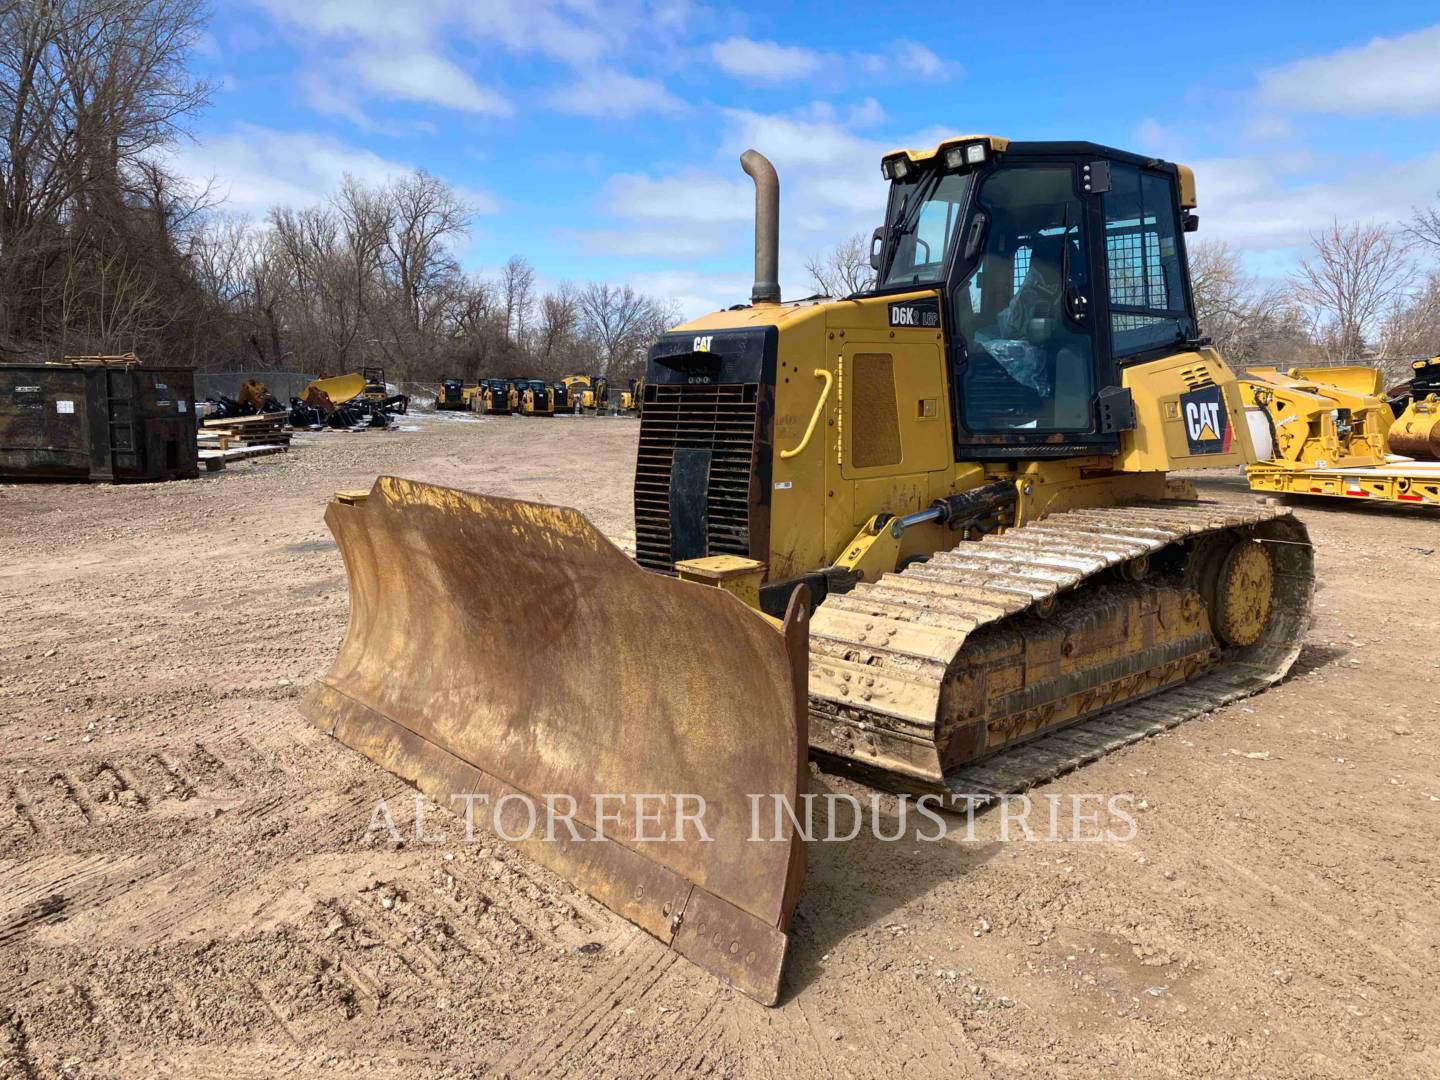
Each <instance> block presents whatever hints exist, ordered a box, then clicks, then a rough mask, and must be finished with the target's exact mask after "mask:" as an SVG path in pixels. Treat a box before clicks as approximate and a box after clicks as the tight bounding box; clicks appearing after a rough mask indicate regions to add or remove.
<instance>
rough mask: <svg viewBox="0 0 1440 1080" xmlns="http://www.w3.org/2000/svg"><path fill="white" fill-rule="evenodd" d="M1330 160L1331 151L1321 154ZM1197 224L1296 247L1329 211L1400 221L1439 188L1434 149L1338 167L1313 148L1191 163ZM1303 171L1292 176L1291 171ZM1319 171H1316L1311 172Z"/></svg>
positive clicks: (1229, 237) (1247, 241)
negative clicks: (1289, 154)
mask: <svg viewBox="0 0 1440 1080" xmlns="http://www.w3.org/2000/svg"><path fill="white" fill-rule="evenodd" d="M1327 160H1333V159H1327ZM1192 164H1193V165H1194V168H1195V180H1196V186H1197V192H1198V195H1199V199H1200V215H1201V232H1202V235H1204V236H1213V237H1215V238H1217V239H1222V240H1226V241H1228V242H1230V243H1232V244H1234V245H1235V246H1236V247H1237V248H1239V249H1241V250H1245V251H1267V250H1268V251H1276V250H1285V249H1291V248H1297V247H1303V246H1304V245H1306V244H1307V243H1308V242H1309V238H1310V235H1311V234H1312V233H1314V232H1317V231H1318V230H1320V229H1322V228H1324V227H1325V226H1326V225H1328V224H1330V222H1331V221H1332V220H1334V219H1337V218H1338V219H1339V220H1340V221H1342V222H1345V221H1381V222H1384V221H1399V220H1403V219H1404V218H1406V217H1407V216H1408V215H1409V214H1410V211H1411V208H1412V207H1415V206H1417V205H1420V204H1423V203H1428V202H1430V201H1431V200H1433V199H1434V198H1435V193H1436V191H1437V190H1440V152H1437V153H1431V154H1427V155H1425V156H1423V157H1419V158H1415V159H1412V160H1410V161H1404V162H1388V161H1384V160H1360V161H1354V162H1351V163H1349V166H1348V167H1347V168H1345V169H1344V170H1343V171H1339V169H1338V167H1337V166H1336V165H1335V164H1333V163H1332V164H1331V166H1330V167H1329V168H1328V169H1322V168H1320V167H1319V161H1318V159H1317V158H1316V157H1315V156H1314V155H1309V154H1303V153H1302V154H1301V155H1299V156H1298V157H1296V158H1294V159H1293V160H1287V159H1276V158H1273V157H1269V156H1266V157H1254V158H1225V159H1214V160H1208V161H1207V160H1202V161H1196V162H1193V163H1192ZM1300 176H1305V177H1308V178H1309V179H1306V180H1303V181H1298V182H1297V177H1300ZM1317 177H1318V178H1317Z"/></svg>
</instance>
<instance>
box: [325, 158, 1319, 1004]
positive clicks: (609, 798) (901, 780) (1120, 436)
mask: <svg viewBox="0 0 1440 1080" xmlns="http://www.w3.org/2000/svg"><path fill="white" fill-rule="evenodd" d="M741 164H742V167H743V168H744V169H745V171H746V172H747V173H748V174H749V175H750V176H751V178H752V179H753V180H754V182H755V189H756V232H755V251H756V273H755V282H754V287H753V289H752V292H751V300H750V303H749V304H748V305H742V306H739V307H735V308H730V309H727V310H724V311H719V312H716V313H714V314H711V315H707V316H705V317H703V318H700V319H696V320H694V321H692V322H688V323H685V324H684V325H681V326H678V327H676V328H675V329H674V330H672V331H670V332H668V333H666V334H664V335H662V336H661V337H660V338H659V340H658V341H657V342H656V343H655V345H654V346H653V348H652V349H651V351H650V355H649V362H648V365H647V370H646V373H645V386H646V390H645V396H646V401H645V409H644V416H643V418H642V420H641V424H640V435H639V445H638V450H637V458H636V465H635V494H634V511H635V534H636V553H635V556H634V559H633V560H632V559H631V558H630V557H627V556H626V555H625V554H623V553H622V552H621V551H620V550H619V549H618V548H616V547H615V546H614V545H612V544H611V543H610V542H609V541H608V540H607V539H606V538H605V537H603V536H602V535H600V533H599V532H598V531H597V530H596V529H595V528H594V527H593V526H592V525H591V524H590V523H589V522H588V521H587V520H586V519H585V518H584V517H583V516H582V515H580V514H579V513H577V512H576V511H574V510H569V509H564V508H561V507H555V506H546V505H538V504H533V503H524V502H516V501H512V500H508V499H501V498H495V497H491V496H486V495H481V494H475V493H471V492H463V491H456V490H452V489H447V488H442V487H436V486H433V485H428V484H424V483H419V482H416V481H412V480H401V479H397V478H393V477H380V478H379V479H377V480H376V482H375V485H374V487H373V488H372V489H371V490H370V491H369V492H368V493H359V494H354V493H352V494H347V495H342V496H339V497H337V499H336V501H334V502H332V504H331V505H330V508H329V510H328V512H327V515H326V519H327V521H328V523H329V525H330V527H331V529H332V530H333V531H334V533H335V535H336V537H337V540H338V542H339V546H340V548H341V550H342V551H343V553H344V557H345V564H346V567H347V570H348V573H349V580H350V590H351V617H350V624H349V630H348V633H347V635H346V638H345V642H344V644H343V645H342V648H341V652H340V655H339V657H338V659H337V660H336V662H335V664H334V666H333V667H332V669H331V670H330V672H329V673H328V674H327V675H326V676H325V677H324V678H323V679H322V680H320V682H319V683H318V684H317V686H316V687H315V688H314V689H313V691H312V692H311V694H310V696H309V698H308V699H307V704H306V709H307V711H308V715H310V716H311V717H312V718H313V719H314V721H315V722H316V723H318V724H320V725H321V726H322V727H324V728H325V729H326V730H328V731H330V732H332V733H333V734H334V735H335V736H336V737H337V738H339V739H340V740H342V741H343V742H345V743H346V744H347V745H349V746H352V747H354V748H356V749H358V750H360V751H361V752H362V753H365V754H366V755H368V756H370V757H371V758H372V759H374V760H376V761H378V762H380V763H381V764H382V765H384V766H386V767H387V768H389V769H391V770H393V771H395V772H396V773H398V774H399V775H401V776H402V777H404V778H406V779H407V780H409V781H410V782H412V783H414V784H416V785H417V786H418V787H420V788H421V789H422V790H424V791H425V792H427V793H429V794H430V795H431V796H432V797H434V798H436V799H437V800H439V801H440V802H441V803H442V804H446V803H448V802H449V800H451V799H452V798H458V797H461V796H463V795H464V794H466V793H469V794H477V793H478V794H482V795H484V796H486V797H487V798H488V799H490V800H491V803H492V805H495V806H496V815H495V821H496V823H497V825H498V827H500V828H501V829H502V830H503V831H504V833H505V834H506V835H510V834H512V833H513V834H516V836H515V838H516V842H517V843H519V844H521V846H522V847H524V849H525V850H527V851H529V852H530V853H531V854H533V856H534V857H535V858H536V859H537V860H539V861H541V862H542V863H544V864H546V865H548V866H550V867H552V868H554V869H556V870H557V871H559V872H560V873H562V874H563V875H565V876H566V877H568V878H569V879H570V880H571V881H573V882H575V883H576V884H577V885H578V886H579V887H581V888H583V889H584V890H586V891H587V892H589V893H590V894H591V895H593V896H595V897H596V898H598V899H599V900H601V901H602V902H604V903H605V904H607V905H608V906H610V907H611V908H612V909H613V910H615V911H617V912H619V913H620V914H621V915H623V916H624V917H626V918H627V919H630V920H631V921H632V922H634V923H636V924H637V925H639V926H640V927H642V928H644V929H645V930H646V931H648V932H649V933H651V934H653V935H654V936H655V937H657V938H659V939H660V940H661V941H663V942H665V943H667V944H668V945H670V946H671V947H672V948H674V949H675V950H677V951H678V952H680V953H681V954H683V955H685V956H686V957H688V958H690V959H691V960H692V961H694V962H695V963H697V964H699V965H701V966H702V967H704V968H706V969H708V970H710V971H712V972H714V973H716V974H717V975H719V976H720V977H722V978H724V979H726V980H728V981H729V982H731V983H732V984H733V985H735V986H736V987H738V988H740V989H741V990H743V991H744V992H746V993H748V994H750V995H752V996H753V997H755V998H757V999H759V1000H761V1001H764V1002H767V1003H773V1002H775V1001H776V1000H777V998H778V996H779V993H780V987H781V979H782V969H783V964H784V958H785V953H786V947H787V941H788V938H787V929H788V925H789V920H790V917H791V914H792V912H793V910H794V907H795V904H796V902H797V900H798V898H799V895H800V886H801V882H802V879H803V874H804V868H805V837H806V833H805V831H804V829H803V828H802V827H801V823H800V822H801V818H803V813H801V812H800V811H799V809H798V808H799V805H800V802H801V800H802V796H803V795H804V793H805V792H806V789H807V786H808V783H807V781H808V773H807V757H810V756H814V757H816V758H817V759H819V760H820V762H821V764H822V765H824V766H825V767H827V768H840V769H845V770H848V771H851V772H853V773H854V774H855V775H857V776H859V777H861V778H863V779H866V780H868V781H869V782H871V783H872V784H874V785H877V786H880V787H884V788H890V789H897V790H900V791H902V792H911V793H917V794H921V795H927V796H930V797H932V798H935V799H936V800H937V801H940V802H943V803H944V804H945V805H948V806H951V807H958V806H962V805H975V804H977V803H980V804H983V803H985V802H986V801H987V800H993V799H997V798H1000V797H1002V796H1005V795H1007V794H1008V793H1013V792H1019V791H1023V790H1025V789H1026V788H1028V787H1030V786H1032V785H1034V784H1037V783H1041V782H1044V781H1046V780H1048V779H1050V778H1053V777H1055V776H1057V775H1059V774H1061V773H1063V772H1065V771H1066V770H1069V769H1072V768H1075V767H1077V766H1078V765H1081V764H1084V763H1085V762H1088V761H1091V760H1094V759H1095V758H1097V757H1100V756H1101V755H1103V754H1105V753H1107V752H1108V751H1110V750H1112V749H1114V748H1116V747H1118V746H1122V745H1124V744H1125V743H1127V742H1130V741H1134V740H1136V739H1140V738H1144V737H1145V736H1147V735H1149V734H1153V733H1155V732H1158V731H1162V730H1165V729H1167V728H1169V727H1171V726H1173V725H1175V724H1177V723H1180V722H1181V721H1183V720H1185V719H1186V718H1188V717H1191V716H1194V715H1196V714H1198V713H1201V712H1204V711H1207V710H1210V709H1213V708H1215V707H1217V706H1219V705H1221V704H1223V703H1225V702H1228V701H1232V700H1235V699H1237V698H1239V697H1242V696H1244V695H1247V694H1251V693H1255V692H1257V691H1259V690H1262V689H1263V688H1265V687H1266V686H1269V685H1270V684H1272V683H1273V682H1275V681H1276V680H1277V679H1279V678H1281V677H1282V676H1283V675H1284V674H1285V672H1286V671H1287V670H1288V669H1289V667H1290V665H1291V663H1292V662H1293V660H1294V658H1295V656H1296V655H1297V653H1298V651H1299V648H1300V642H1301V638H1302V635H1303V634H1304V632H1305V629H1306V627H1307V625H1308V621H1309V612H1310V606H1311V597H1312V592H1313V588H1314V577H1313V553H1312V550H1311V546H1310V543H1309V540H1308V536H1307V533H1306V530H1305V528H1304V526H1303V525H1302V524H1301V523H1300V522H1299V521H1297V520H1296V519H1295V518H1294V517H1293V515H1291V514H1290V513H1289V512H1288V511H1286V510H1284V509H1283V508H1280V507H1275V506H1260V505H1256V506H1236V505H1223V504H1219V503H1213V502H1202V501H1199V500H1198V499H1197V497H1196V493H1195V490H1194V487H1193V485H1191V484H1189V483H1188V482H1186V481H1182V480H1179V479H1176V478H1172V477H1170V476H1168V475H1167V473H1169V472H1170V471H1171V470H1175V469H1191V468H1197V467H1207V466H1228V467H1231V468H1234V467H1236V466H1238V465H1241V464H1244V463H1246V462H1248V461H1252V460H1254V452H1255V447H1254V443H1253V440H1252V436H1251V434H1250V430H1249V427H1248V424H1247V420H1246V415H1245V405H1244V402H1243V401H1242V398H1241V394H1240V386H1239V382H1238V380H1237V377H1236V375H1235V373H1234V372H1233V371H1232V370H1231V369H1230V368H1229V367H1228V366H1227V365H1226V363H1225V361H1224V360H1223V359H1222V358H1221V356H1220V355H1219V354H1218V353H1217V352H1216V351H1215V350H1214V349H1213V348H1211V347H1209V346H1208V345H1207V344H1205V342H1204V341H1203V340H1202V339H1201V338H1200V336H1199V332H1198V329H1197V327H1196V321H1195V313H1194V305H1193V300H1192V297H1191V291H1190V283H1189V272H1188V265H1187V262H1186V254H1185V234H1186V233H1187V232H1189V231H1191V230H1192V229H1193V228H1194V226H1195V223H1196V221H1197V219H1196V218H1195V216H1194V214H1193V212H1192V211H1193V210H1194V207H1195V205H1196V197H1195V184H1194V178H1193V175H1192V174H1191V172H1190V170H1189V169H1187V168H1185V167H1183V166H1180V165H1175V164H1170V163H1166V162H1161V161H1157V160H1155V159H1153V158H1151V157H1148V156H1141V155H1135V154H1130V153H1126V152H1123V151H1119V150H1114V149H1110V148H1108V147H1104V146H1099V145H1096V144H1093V143H1087V142H1010V141H1008V140H1006V139H1003V138H997V137H992V136H983V135H977V136H965V137H958V138H953V139H947V140H945V141H944V142H942V143H940V144H939V145H938V146H934V147H930V148H926V149H921V150H900V151H895V152H893V153H890V154H886V155H885V156H884V158H883V160H882V162H881V169H882V172H883V175H884V176H885V178H886V179H887V180H888V181H889V200H888V205H887V208H886V214H885V223H884V225H883V226H882V227H881V228H880V229H877V230H876V232H875V236H874V240H873V243H872V249H871V261H872V265H873V267H874V269H875V273H876V280H875V283H874V285H873V286H872V287H870V288H868V289H866V290H864V291H862V292H860V293H857V294H855V295H852V296H849V297H846V298H843V299H811V300H805V301H800V302H798V303H797V302H792V303H782V302H781V298H780V287H779V284H778V222H779V182H778V178H777V177H776V174H775V170H774V169H773V167H772V166H771V165H770V163H769V162H768V161H767V160H766V159H765V158H764V157H763V156H762V155H760V154H759V153H756V152H755V151H753V150H752V151H747V152H746V153H745V154H744V155H743V157H742V158H741ZM497 579H498V580H504V581H507V582H509V583H513V584H520V585H522V586H523V585H524V584H525V583H527V582H528V583H533V584H534V587H533V588H522V589H520V590H518V592H517V590H512V589H502V590H497V589H495V588H493V582H494V581H495V580H497ZM515 595H524V596H525V597H526V599H525V601H524V603H517V602H516V601H515V600H514V596H515ZM537 666H538V667H540V668H541V669H543V670H546V671H551V672H563V673H565V677H564V678H560V679H546V680H540V681H538V682H537V681H536V680H533V679H528V678H525V677H523V675H522V673H524V672H529V671H533V670H535V669H536V668H537ZM481 669H483V670H486V671H488V672H499V673H506V672H513V673H514V677H513V678H512V677H503V676H502V677H500V678H494V679H487V680H486V681H485V685H484V686H482V687H479V688H478V689H477V688H476V687H475V686H470V685H466V686H458V685H456V684H454V683H453V681H449V680H436V679H434V678H433V677H432V674H433V672H434V671H437V670H445V671H450V670H455V671H463V670H481ZM600 672H604V673H605V676H606V677H604V678H596V674H597V673H600ZM647 793H648V794H647ZM655 793H665V794H664V795H656V794H655ZM552 798H554V799H560V800H563V801H565V804H566V805H567V806H570V807H576V806H578V807H579V811H578V812H577V813H576V814H575V815H574V820H573V821H570V819H569V818H567V819H566V820H567V822H570V824H573V825H574V826H575V827H574V828H573V829H570V830H569V831H568V832H567V831H566V830H565V829H559V830H556V831H552V832H551V833H549V834H548V835H546V834H545V833H544V830H543V829H542V830H541V831H540V832H539V833H537V832H535V831H533V830H532V831H530V832H528V833H527V832H526V831H525V830H524V829H522V828H520V826H522V825H523V824H524V823H525V822H524V817H525V813H526V807H527V806H529V808H530V812H531V814H532V815H533V812H534V804H535V803H536V802H537V801H543V802H545V805H546V806H547V807H548V806H549V805H550V803H549V801H548V800H550V799H552ZM667 798H668V799H671V800H674V801H676V802H677V803H683V804H684V806H686V807H688V808H689V809H690V810H695V808H697V807H703V808H704V812H703V814H698V815H697V814H690V815H688V816H687V815H685V814H683V813H681V810H680V807H679V806H676V808H675V813H674V822H673V825H674V826H675V827H672V828H669V829H667V830H666V831H665V834H664V835H663V836H661V837H659V838H658V839H657V838H656V836H655V835H654V828H653V825H654V816H655V814H656V813H657V811H656V808H655V804H654V803H653V802H647V800H651V799H661V800H662V801H663V800H665V799H667ZM772 802H773V804H774V805H775V806H782V805H784V804H785V803H787V802H788V804H789V805H790V807H792V808H795V810H796V813H797V815H798V816H797V817H790V816H789V815H787V814H782V813H780V812H779V810H776V811H775V813H774V817H773V821H772V818H771V811H770V809H769V807H770V806H771V804H772ZM666 805H667V807H668V806H669V804H666ZM697 816H698V817H699V820H700V821H701V822H702V823H703V824H704V825H705V832H706V836H704V837H700V836H697V834H696V831H695V830H694V829H689V830H687V829H686V828H683V827H681V826H683V825H685V824H690V825H693V824H695V820H694V819H695V818H696V817H697ZM662 817H664V819H665V821H666V822H670V818H669V816H666V815H662ZM757 818H758V820H757ZM532 824H533V820H532ZM647 826H648V827H649V830H650V831H649V835H648V836H647V834H646V830H647ZM602 835H603V837H604V840H603V842H596V841H597V838H598V837H600V836H602Z"/></svg>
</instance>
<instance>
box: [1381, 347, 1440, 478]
mask: <svg viewBox="0 0 1440 1080" xmlns="http://www.w3.org/2000/svg"><path fill="white" fill-rule="evenodd" d="M1411 367H1412V368H1413V369H1414V372H1415V375H1414V377H1413V379H1412V380H1411V382H1410V385H1409V387H1408V388H1407V389H1408V396H1409V401H1408V402H1407V403H1406V405H1405V409H1404V411H1403V412H1401V414H1400V416H1399V418H1398V419H1396V421H1395V424H1394V426H1393V427H1391V429H1390V449H1391V450H1392V451H1394V452H1395V453H1397V454H1406V455H1408V456H1409V457H1412V458H1416V459H1418V460H1420V461H1440V356H1436V357H1432V358H1431V359H1429V360H1416V361H1415V362H1414V363H1413V364H1412V365H1411Z"/></svg>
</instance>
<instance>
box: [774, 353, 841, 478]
mask: <svg viewBox="0 0 1440 1080" xmlns="http://www.w3.org/2000/svg"><path fill="white" fill-rule="evenodd" d="M815 376H816V378H819V379H824V380H825V389H823V390H821V391H820V400H819V401H817V402H815V411H814V412H813V413H812V414H811V415H810V423H809V425H808V426H807V427H806V428H805V434H804V436H802V437H801V439H800V445H799V446H797V447H795V449H794V450H781V451H780V456H781V457H782V458H785V459H787V460H788V459H789V458H793V457H796V456H798V455H799V454H801V453H803V452H804V450H805V447H807V446H809V445H810V436H812V435H814V434H815V425H816V424H818V423H819V422H820V414H821V413H822V412H824V411H825V402H826V400H827V399H828V398H829V397H830V386H831V384H832V383H833V382H834V378H833V377H832V376H831V374H830V372H829V371H827V370H826V369H825V368H816V369H815Z"/></svg>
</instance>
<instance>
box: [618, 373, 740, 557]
mask: <svg viewBox="0 0 1440 1080" xmlns="http://www.w3.org/2000/svg"><path fill="white" fill-rule="evenodd" d="M759 389H760V388H759V386H758V385H757V384H755V383H735V384H710V385H704V384H701V385H689V384H683V385H663V384H662V385H651V386H648V387H646V393H645V412H644V415H643V417H642V419H641V421H640V450H639V455H638V457H637V459H636V463H635V560H636V562H638V563H639V564H640V565H641V566H643V567H645V568H646V569H647V570H656V571H659V572H661V573H665V574H673V573H674V572H675V562H674V559H673V557H672V553H671V535H670V477H671V468H672V463H673V459H674V454H675V451H677V450H698V451H708V452H709V453H710V470H709V476H708V480H707V482H706V486H705V495H706V514H705V547H706V550H705V551H704V552H703V553H702V554H705V555H744V556H748V555H749V554H750V503H751V495H752V492H751V484H752V481H753V479H754V476H755V464H756V462H755V445H756V435H757V432H756V420H757V415H758V409H757V402H758V400H759Z"/></svg>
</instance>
